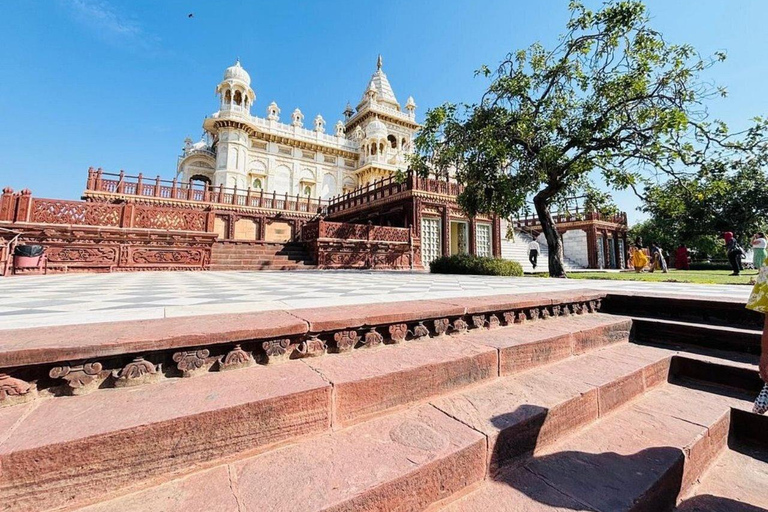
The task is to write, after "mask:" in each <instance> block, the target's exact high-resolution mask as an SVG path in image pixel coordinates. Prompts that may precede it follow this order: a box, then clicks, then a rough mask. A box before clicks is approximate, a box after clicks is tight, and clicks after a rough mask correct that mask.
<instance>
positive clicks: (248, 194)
mask: <svg viewBox="0 0 768 512" xmlns="http://www.w3.org/2000/svg"><path fill="white" fill-rule="evenodd" d="M101 194H106V195H108V196H118V197H126V198H128V199H130V198H131V197H136V198H145V199H155V200H160V201H162V200H167V201H189V202H195V203H205V204H210V205H228V206H239V207H248V208H263V209H269V210H281V211H291V212H302V213H316V212H317V211H318V210H319V209H321V208H323V207H324V206H325V205H326V204H327V201H324V200H322V199H316V198H310V197H302V196H298V195H296V196H289V195H288V194H277V193H275V192H273V193H271V194H270V193H266V192H264V191H263V190H255V189H251V188H248V189H245V190H242V189H238V188H237V187H233V188H229V187H224V186H218V187H213V186H211V185H208V184H206V183H202V182H196V181H191V182H182V181H178V180H176V179H173V180H161V179H160V176H158V177H157V178H154V179H147V178H145V177H144V176H143V175H142V174H139V175H137V176H127V175H126V174H125V173H124V172H122V171H121V172H120V173H119V174H113V173H106V172H104V171H102V170H101V169H93V168H90V169H88V182H87V183H86V187H85V193H84V195H85V196H86V197H88V198H90V199H99V198H100V197H99V196H100V195H101Z"/></svg>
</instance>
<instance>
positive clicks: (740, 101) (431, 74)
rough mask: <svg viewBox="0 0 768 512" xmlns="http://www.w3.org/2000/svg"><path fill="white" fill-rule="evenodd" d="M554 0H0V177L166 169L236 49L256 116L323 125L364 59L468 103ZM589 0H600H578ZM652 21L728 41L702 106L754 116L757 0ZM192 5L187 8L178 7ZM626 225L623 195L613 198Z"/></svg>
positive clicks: (763, 12) (678, 3)
mask: <svg viewBox="0 0 768 512" xmlns="http://www.w3.org/2000/svg"><path fill="white" fill-rule="evenodd" d="M567 4H568V2H567V1H566V0H525V1H517V0H514V1H513V0H507V1H491V0H483V1H482V2H479V1H471V0H463V1H458V0H442V1H436V0H430V1H416V0H411V1H407V0H389V1H386V2H384V1H375V2H374V1H368V0H355V1H348V2H340V1H319V0H318V1H309V0H307V1H303V2H299V1H290V0H280V1H275V0H271V1H254V0H229V1H226V2H219V1H216V2H213V1H191V0H185V1H179V0H177V1H159V0H130V1H128V0H25V1H18V0H0V48H2V50H1V51H0V120H2V123H1V124H0V186H6V185H10V186H12V187H13V188H14V189H17V190H18V189H20V188H24V187H28V188H30V189H31V190H32V192H33V194H34V195H36V196H40V197H60V198H77V197H79V195H80V193H81V192H82V189H83V186H84V184H85V176H86V169H87V168H88V166H94V167H97V166H101V167H103V168H104V169H106V170H109V171H117V170H119V169H125V170H126V171H127V172H129V173H131V174H136V173H138V172H143V173H145V174H147V175H156V174H161V175H163V176H164V177H168V178H170V177H172V176H173V175H174V173H175V166H176V157H177V155H178V154H179V151H180V148H181V146H182V143H183V140H184V138H185V137H186V136H191V137H193V138H196V137H198V136H199V135H200V133H201V123H202V120H203V117H204V116H205V115H206V114H210V113H212V112H214V111H215V110H216V107H217V102H216V98H215V96H214V87H215V86H216V84H217V83H218V82H219V80H220V79H221V75H222V72H223V71H224V69H225V68H226V67H227V66H229V65H230V64H232V63H233V62H234V60H235V58H236V57H238V56H239V57H240V60H241V61H242V63H243V66H244V67H245V68H246V69H247V70H248V71H249V73H250V74H251V77H252V80H253V83H252V86H253V88H254V90H255V91H256V95H257V102H256V105H255V106H254V108H253V112H254V113H256V114H258V115H264V111H265V109H266V106H267V105H268V104H269V102H270V101H272V100H275V101H277V103H278V105H280V107H281V108H282V110H283V116H284V117H285V116H286V114H288V113H290V111H292V110H293V109H294V108H295V107H297V106H298V107H300V108H301V109H302V111H303V112H304V114H305V116H306V117H307V119H311V118H313V117H314V116H315V115H316V114H317V113H321V114H322V115H323V117H324V118H325V119H326V121H327V122H328V125H329V126H332V125H333V124H334V123H335V121H336V120H337V119H339V118H340V117H341V112H342V110H343V109H344V106H345V104H346V102H347V100H350V101H351V102H352V103H353V105H354V104H355V102H356V101H358V100H359V98H360V95H361V94H362V92H363V89H364V87H365V85H366V83H367V80H368V78H369V77H370V75H371V73H372V72H373V71H374V70H375V63H376V56H377V54H378V53H381V54H382V55H383V56H384V70H385V72H386V73H387V75H388V77H389V79H390V82H391V83H392V86H393V88H394V89H395V93H396V94H397V95H398V99H399V100H400V101H401V103H404V102H405V99H406V98H407V97H408V95H413V96H414V98H415V99H416V103H417V104H418V105H419V110H418V111H417V114H418V118H419V119H421V118H422V116H423V113H424V112H425V111H426V109H427V108H429V107H433V106H435V105H438V104H440V103H442V102H443V101H467V102H472V101H476V100H477V99H478V98H479V96H480V94H481V93H482V91H483V90H484V88H485V86H486V82H485V81H484V79H481V78H474V76H473V71H474V70H475V69H477V68H478V67H479V66H480V65H481V64H489V65H493V64H496V63H497V62H498V61H499V60H500V59H501V58H502V57H503V56H504V54H505V53H506V52H508V51H510V50H516V49H519V48H524V47H526V46H528V45H529V44H530V43H532V42H534V41H541V42H543V43H544V44H546V45H551V44H552V42H553V41H554V40H555V39H556V37H557V35H558V34H559V33H560V32H561V31H562V29H563V27H564V24H565V21H566V19H567V15H568V12H567ZM587 4H588V5H592V6H598V2H596V1H592V0H588V1H587ZM648 6H649V9H650V12H651V14H652V16H653V18H654V22H653V23H654V26H655V27H656V28H658V29H659V30H661V31H662V32H663V33H664V34H665V36H666V37H667V39H668V40H670V41H673V42H681V43H682V42H687V43H691V44H693V45H695V46H696V47H697V48H698V49H699V50H700V51H701V52H702V53H704V54H708V53H712V52H714V51H715V50H721V49H722V50H726V51H727V52H728V56H729V57H728V60H727V61H726V62H725V63H724V64H722V65H720V66H718V67H717V68H716V69H715V70H714V71H712V72H710V74H709V75H708V76H707V78H708V79H711V80H713V81H716V82H717V83H719V84H722V85H725V86H726V87H727V88H728V90H729V93H730V96H729V97H728V98H727V99H724V100H718V101H717V102H716V103H715V104H713V105H712V108H711V111H712V113H713V114H714V115H715V116H717V117H719V118H722V119H724V120H725V121H726V122H727V123H729V125H731V126H732V127H734V128H739V127H743V126H744V125H745V124H746V120H747V119H749V118H750V117H753V116H755V115H759V114H765V113H767V112H768V108H766V98H768V94H766V93H767V92H768V91H767V89H768V85H767V83H766V82H767V80H768V69H767V66H768V64H767V63H768V60H767V59H766V58H765V55H764V54H765V52H766V49H767V48H768V30H766V29H765V22H766V20H768V2H766V1H765V0H740V1H738V2H732V1H724V0H675V1H670V0H650V1H648ZM189 13H194V17H193V18H188V17H187V14H189ZM614 197H615V198H616V199H617V200H618V201H619V203H620V206H622V207H623V208H624V209H626V210H628V213H629V214H630V220H634V219H637V218H638V214H637V212H635V211H634V209H635V207H636V206H637V201H635V200H634V199H633V198H632V197H631V196H630V195H629V194H626V193H623V194H622V193H616V194H614Z"/></svg>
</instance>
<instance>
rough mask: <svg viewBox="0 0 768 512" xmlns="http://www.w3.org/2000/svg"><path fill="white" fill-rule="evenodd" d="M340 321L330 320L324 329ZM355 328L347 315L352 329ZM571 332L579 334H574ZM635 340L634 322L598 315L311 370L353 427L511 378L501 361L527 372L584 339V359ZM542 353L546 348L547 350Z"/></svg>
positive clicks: (386, 351) (338, 420) (382, 352)
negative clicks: (501, 375)
mask: <svg viewBox="0 0 768 512" xmlns="http://www.w3.org/2000/svg"><path fill="white" fill-rule="evenodd" d="M340 309H341V308H340ZM296 314H297V315H299V316H301V317H302V318H307V319H309V320H310V323H311V325H312V326H311V327H310V329H311V330H314V329H316V328H317V322H313V321H312V319H313V318H314V315H313V314H312V312H311V310H299V311H297V312H296ZM332 321H333V317H332V316H329V315H326V316H325V317H324V322H325V324H324V325H322V328H328V327H329V324H328V323H329V322H332ZM349 321H350V318H349V313H347V314H346V315H345V322H347V323H349ZM332 326H333V325H332V324H330V327H332ZM568 326H571V327H572V328H573V330H575V331H576V334H575V335H571V334H570V333H567V330H568ZM617 333H620V334H621V335H619V334H617ZM628 336H629V322H628V321H627V320H625V319H623V318H620V317H619V318H616V317H611V316H607V315H599V314H598V315H589V316H584V317H572V318H559V319H553V320H548V321H546V322H544V321H540V322H535V323H529V324H523V325H515V326H510V327H504V328H500V329H496V330H493V331H488V330H478V331H472V332H469V333H468V334H465V335H461V336H444V337H441V338H434V339H430V340H428V341H412V342H408V343H406V344H401V345H392V346H385V347H380V348H379V349H377V350H358V351H354V352H352V353H351V354H348V355H345V356H344V357H325V358H318V359H308V360H307V364H308V365H310V366H311V367H312V368H313V369H314V370H316V371H317V372H318V373H320V374H321V375H323V377H324V378H325V379H326V380H328V381H329V382H330V383H331V384H333V387H334V402H335V404H336V407H335V409H334V418H333V423H334V425H348V424H351V423H354V422H358V421H360V420H362V419H365V418H368V417H371V416H373V415H376V414H380V413H381V412H382V411H385V410H387V409H390V408H393V407H400V406H404V405H408V404H411V403H413V402H415V401H418V400H424V399H427V398H431V397H436V396H439V395H443V394H446V393H449V392H451V391H455V390H458V389H461V388H462V387H466V386H469V385H472V384H476V383H479V382H484V381H486V380H488V379H491V378H494V377H496V376H497V375H498V371H499V368H502V371H505V369H504V366H500V365H499V358H498V355H499V354H500V355H501V356H502V361H512V360H513V359H514V360H517V361H518V362H517V371H520V370H522V369H530V368H535V367H537V366H540V365H542V364H546V363H549V362H553V361H556V360H558V359H562V358H565V357H570V356H571V355H572V354H573V353H576V352H574V350H573V349H574V346H575V345H574V343H575V340H576V339H578V340H582V342H581V343H579V345H578V351H577V352H583V350H584V348H583V347H584V346H588V347H599V346H603V345H606V344H609V343H615V342H618V341H624V342H625V343H626V342H627V341H628V339H629V337H628ZM541 347H545V348H544V349H543V351H542V349H541ZM505 373H508V372H506V371H505Z"/></svg>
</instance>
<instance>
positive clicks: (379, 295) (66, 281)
mask: <svg viewBox="0 0 768 512" xmlns="http://www.w3.org/2000/svg"><path fill="white" fill-rule="evenodd" d="M584 288H590V289H597V290H605V291H625V292H643V293H644V294H645V293H652V294H658V295H679V296H689V297H695V298H712V299H722V298H728V299H731V300H739V301H744V302H746V300H747V297H748V296H749V293H750V291H751V287H749V286H736V285H695V284H683V283H643V282H632V281H606V280H582V279H578V280H577V279H572V280H568V279H549V278H540V277H517V278H511V277H489V276H458V275H437V274H425V273H404V272H365V271H294V272H289V271H280V272H131V273H115V274H68V275H52V276H19V277H12V278H0V329H16V328H26V327H37V326H45V325H65V324H79V323H93V322H109V321H118V320H140V319H149V318H163V317H173V316H192V315H204V314H213V313H237V312H247V311H264V310H271V309H295V308H304V307H322V306H336V305H345V304H370V303H378V302H395V301H404V300H418V299H440V298H449V297H470V296H483V295H495V294H508V293H530V292H542V291H547V290H549V291H552V292H555V291H563V290H573V289H584Z"/></svg>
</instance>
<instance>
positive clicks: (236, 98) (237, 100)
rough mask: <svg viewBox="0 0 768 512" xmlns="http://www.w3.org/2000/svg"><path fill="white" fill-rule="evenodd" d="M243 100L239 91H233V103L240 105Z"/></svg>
mask: <svg viewBox="0 0 768 512" xmlns="http://www.w3.org/2000/svg"><path fill="white" fill-rule="evenodd" d="M242 101H243V95H242V94H241V93H240V91H235V105H240V104H241V103H242Z"/></svg>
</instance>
